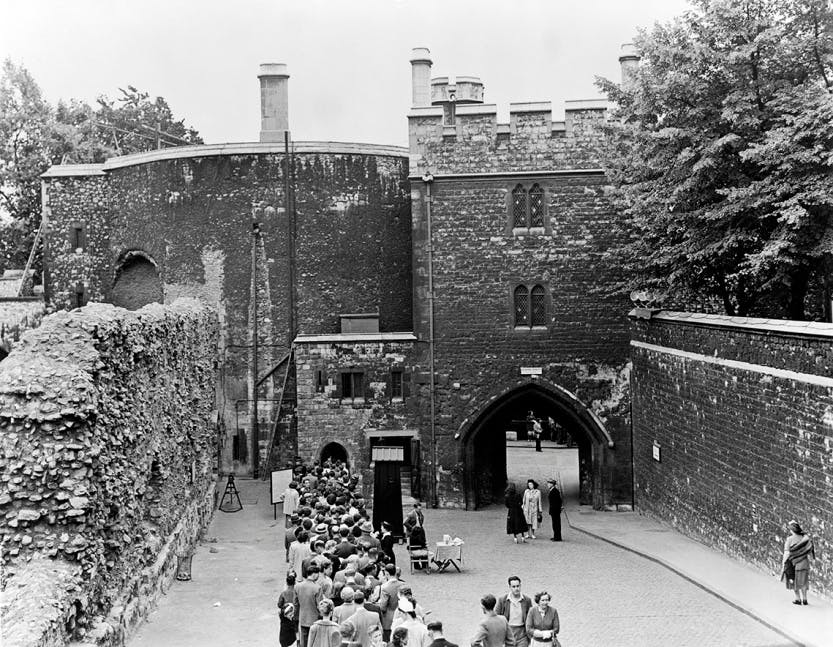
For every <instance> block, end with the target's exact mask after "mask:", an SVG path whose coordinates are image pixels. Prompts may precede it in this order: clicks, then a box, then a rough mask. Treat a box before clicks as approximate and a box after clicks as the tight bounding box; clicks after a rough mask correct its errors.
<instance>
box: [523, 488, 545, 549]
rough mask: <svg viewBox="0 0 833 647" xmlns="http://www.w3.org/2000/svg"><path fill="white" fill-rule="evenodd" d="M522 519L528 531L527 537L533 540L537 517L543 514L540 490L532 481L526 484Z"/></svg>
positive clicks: (536, 528) (536, 527)
mask: <svg viewBox="0 0 833 647" xmlns="http://www.w3.org/2000/svg"><path fill="white" fill-rule="evenodd" d="M523 509H524V519H525V520H526V526H527V530H528V535H527V536H528V537H529V538H530V539H535V531H536V530H538V516H539V515H541V514H543V508H542V507H541V490H539V489H538V483H536V482H535V481H534V480H533V479H529V480H528V481H527V482H526V489H525V490H524V499H523Z"/></svg>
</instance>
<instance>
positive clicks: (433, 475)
mask: <svg viewBox="0 0 833 647" xmlns="http://www.w3.org/2000/svg"><path fill="white" fill-rule="evenodd" d="M422 181H423V182H424V183H425V219H426V223H427V225H428V370H429V372H430V373H431V377H430V382H429V390H430V401H431V506H432V507H434V508H436V507H438V506H439V499H438V498H437V436H436V426H435V423H434V387H435V381H434V238H433V236H432V233H431V184H432V183H433V182H434V176H433V175H431V174H430V173H426V174H425V175H423V176H422Z"/></svg>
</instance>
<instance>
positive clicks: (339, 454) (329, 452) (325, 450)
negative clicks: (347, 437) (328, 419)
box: [320, 442, 350, 465]
mask: <svg viewBox="0 0 833 647" xmlns="http://www.w3.org/2000/svg"><path fill="white" fill-rule="evenodd" d="M328 458H332V459H333V460H339V461H344V463H346V464H347V465H349V464H350V461H349V458H350V457H349V456H348V454H347V449H345V447H344V445H342V444H340V443H336V442H332V443H327V444H326V445H324V447H322V448H321V456H320V460H321V462H322V463H323V462H324V461H325V460H327V459H328Z"/></svg>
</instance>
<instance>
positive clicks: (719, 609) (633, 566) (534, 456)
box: [129, 444, 795, 647]
mask: <svg viewBox="0 0 833 647" xmlns="http://www.w3.org/2000/svg"><path fill="white" fill-rule="evenodd" d="M508 462H509V471H510V474H511V475H512V476H513V477H514V476H515V475H516V474H518V475H520V474H528V475H530V476H533V477H534V478H538V479H542V478H543V477H545V476H548V475H551V474H555V473H556V472H558V473H560V474H561V476H562V478H563V479H564V480H565V482H566V486H567V489H568V491H569V490H570V487H571V486H570V479H571V478H575V475H574V472H575V465H576V459H575V452H574V450H560V449H554V448H553V447H552V446H549V447H546V448H545V451H544V452H542V453H536V452H534V450H533V449H532V448H531V447H526V446H523V444H520V446H516V447H512V448H510V454H509V461H508ZM571 470H572V471H571ZM571 474H572V476H571ZM238 484H239V487H240V490H241V495H242V498H243V503H244V504H248V505H245V508H244V510H243V511H242V512H239V513H235V514H224V513H222V512H218V513H217V514H216V516H215V519H214V521H213V523H212V525H211V527H210V529H209V531H208V533H207V537H209V538H216V542H211V541H207V542H205V543H203V544H202V545H201V546H200V547H199V550H198V551H197V554H196V556H195V558H194V562H193V580H192V581H190V582H175V583H174V585H173V586H172V587H171V589H170V590H169V591H168V594H167V596H166V597H164V598H163V599H162V600H161V602H160V605H159V608H158V610H157V611H156V612H154V613H153V614H152V615H151V616H150V618H149V620H148V622H147V623H146V624H145V625H144V626H142V627H141V629H140V630H139V631H138V633H137V634H136V636H135V637H134V638H133V639H132V640H131V641H130V642H129V645H130V646H131V647H151V646H170V647H186V646H188V647H190V646H193V647H197V646H200V647H204V646H210V645H218V646H220V645H222V646H224V647H226V646H230V645H251V646H258V645H264V646H266V645H270V646H271V645H275V644H277V630H278V624H277V614H276V612H275V601H276V599H277V595H278V593H279V591H280V590H281V588H282V586H283V580H284V576H285V573H286V565H285V564H284V562H283V549H282V540H281V539H280V537H281V534H282V529H283V520H282V518H281V516H280V513H279V514H278V520H277V521H275V520H273V518H272V508H271V506H270V505H269V494H268V489H267V486H266V484H265V483H261V482H259V481H257V482H256V481H238ZM575 513H576V514H577V513H578V510H577V509H576V510H575ZM611 514H613V513H611ZM545 521H548V519H545ZM426 530H427V533H428V538H429V541H434V540H436V539H438V538H440V537H441V535H442V534H445V533H449V534H452V535H458V536H460V537H462V538H463V539H464V540H465V541H466V544H465V549H464V568H463V572H462V573H456V572H451V573H443V574H431V575H427V574H424V573H420V572H417V573H415V574H410V573H409V572H408V567H407V558H406V553H405V550H404V547H401V546H400V547H398V548H397V550H398V553H397V558H398V561H399V563H400V564H402V565H403V570H404V575H403V578H404V579H405V580H406V581H408V582H410V583H411V584H412V586H413V589H414V593H415V596H416V598H417V600H418V601H419V602H420V603H421V604H422V605H423V606H424V607H425V608H427V609H430V610H431V615H430V616H429V617H432V618H438V619H441V620H442V621H443V623H444V624H445V626H446V628H447V630H446V636H447V637H448V639H449V640H451V641H453V642H456V643H458V644H460V645H461V647H463V646H467V645H468V644H469V642H468V639H469V637H470V636H471V634H472V632H473V630H474V628H475V626H476V625H477V623H478V621H479V619H480V617H481V616H480V610H479V604H478V600H479V598H480V596H481V595H482V594H483V593H485V592H493V593H495V594H499V593H501V592H503V591H504V590H505V589H506V577H507V576H508V575H510V574H517V575H519V576H520V577H521V578H522V579H523V588H524V590H525V592H527V593H528V594H532V593H534V592H535V591H539V590H544V589H546V590H548V591H549V592H550V593H551V594H552V596H553V600H554V604H555V605H556V607H557V609H558V611H559V614H560V617H561V626H562V631H561V634H560V639H561V641H562V643H563V644H564V646H565V647H578V646H586V647H596V646H598V647H604V646H608V645H610V646H614V645H615V646H616V647H627V646H634V647H637V646H638V647H650V646H653V645H657V646H659V645H662V646H666V645H677V646H680V647H685V646H688V645H690V646H692V647H694V646H697V647H704V646H708V645H714V646H716V647H717V646H720V647H725V646H729V645H746V646H757V647H775V646H780V645H793V644H795V643H793V642H790V641H789V640H787V639H785V638H784V637H783V636H781V635H780V634H778V633H775V632H774V631H772V630H771V629H769V628H768V627H766V626H765V625H763V624H761V623H759V622H758V621H757V620H755V619H753V618H751V617H749V616H748V615H746V614H744V613H743V612H742V611H739V610H738V609H736V608H734V607H732V606H730V605H729V604H726V603H725V602H723V601H721V600H720V599H718V598H717V597H715V596H713V595H712V594H710V593H708V592H707V591H705V590H703V589H701V588H700V587H698V586H696V585H695V584H692V583H691V582H689V581H687V580H685V579H683V578H681V577H679V576H678V575H676V574H674V573H673V572H672V571H670V570H668V569H666V568H664V567H663V566H661V565H659V564H656V563H654V562H652V561H649V560H647V559H645V558H643V557H641V556H639V555H636V554H633V553H632V552H628V551H626V550H622V549H620V548H617V547H616V546H613V545H611V544H609V543H606V542H604V541H600V540H598V539H595V538H593V537H591V536H588V535H586V534H584V533H581V532H577V531H574V530H571V529H570V528H569V527H568V526H567V525H566V524H565V530H564V539H565V541H564V542H563V543H560V544H557V543H553V542H550V541H548V540H547V538H548V536H549V535H548V534H547V533H545V532H541V533H539V537H540V538H539V539H537V540H535V541H533V542H530V543H527V544H519V545H516V544H514V543H513V542H512V539H511V537H509V536H507V535H506V534H505V510H504V509H503V508H502V507H501V506H493V507H491V508H489V509H486V510H482V511H477V512H462V511H451V510H430V509H429V510H427V511H426ZM212 551H213V552H212Z"/></svg>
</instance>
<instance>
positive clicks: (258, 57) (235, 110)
mask: <svg viewBox="0 0 833 647" xmlns="http://www.w3.org/2000/svg"><path fill="white" fill-rule="evenodd" d="M687 7H688V5H687V3H686V2H685V0H582V1H581V2H575V1H568V0H512V1H503V2H496V1H494V0H350V1H345V0H342V1H337V0H236V1H235V2H230V1H228V0H226V1H224V2H220V1H219V0H131V1H130V2H126V1H124V0H0V59H6V58H10V59H11V60H12V61H14V62H15V63H17V64H22V65H23V66H24V67H26V68H27V69H28V70H29V72H30V73H31V74H32V76H33V77H34V78H35V81H36V82H37V83H38V85H39V86H40V87H41V90H42V92H43V94H44V96H45V97H46V99H47V100H49V101H50V102H53V103H55V102H57V101H58V100H59V99H70V98H76V99H83V100H85V101H87V102H89V103H93V102H94V101H95V98H96V97H97V96H99V95H101V94H106V95H108V96H110V97H116V96H118V94H119V92H118V88H119V87H126V86H127V85H133V86H135V87H137V88H139V89H140V90H144V91H147V92H149V93H150V94H151V95H152V96H157V95H158V96H162V97H164V98H165V99H166V100H167V101H168V104H169V105H170V106H171V109H172V110H173V112H174V115H175V116H176V117H178V118H183V119H184V120H185V123H186V124H187V125H190V126H193V127H194V128H196V129H197V130H198V131H199V132H200V134H201V135H202V137H203V139H204V141H205V142H206V143H210V144H214V143H223V142H248V141H257V139H258V136H259V132H260V91H259V85H258V79H257V74H258V68H259V65H260V64H261V63H285V64H287V65H288V68H289V74H290V79H289V126H290V130H291V132H292V138H293V139H294V140H296V141H338V142H359V143H370V144H394V145H401V146H405V145H407V141H408V135H407V118H406V116H407V113H408V110H409V108H410V106H411V71H410V62H409V59H410V55H411V49H412V48H414V47H427V48H429V49H430V50H431V57H432V59H433V68H432V76H464V75H472V76H478V77H480V79H481V80H482V81H483V83H484V86H485V97H484V98H485V102H486V103H495V104H497V106H498V120H499V121H500V122H508V109H509V103H510V102H518V101H552V104H553V116H554V118H555V119H562V118H563V109H564V101H565V100H570V99H589V98H597V97H599V93H598V90H597V89H596V88H595V86H594V85H593V81H594V79H595V77H596V76H603V77H607V78H610V79H613V80H618V79H619V62H618V57H619V53H620V47H621V45H622V44H623V43H627V42H629V41H630V40H631V39H632V38H633V36H634V34H635V33H636V31H637V29H638V28H640V27H642V28H650V27H651V26H652V25H653V24H654V23H655V22H657V21H659V22H666V21H668V20H669V19H671V18H672V17H673V16H675V15H678V14H680V13H681V12H683V11H685V10H686V8H687Z"/></svg>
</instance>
